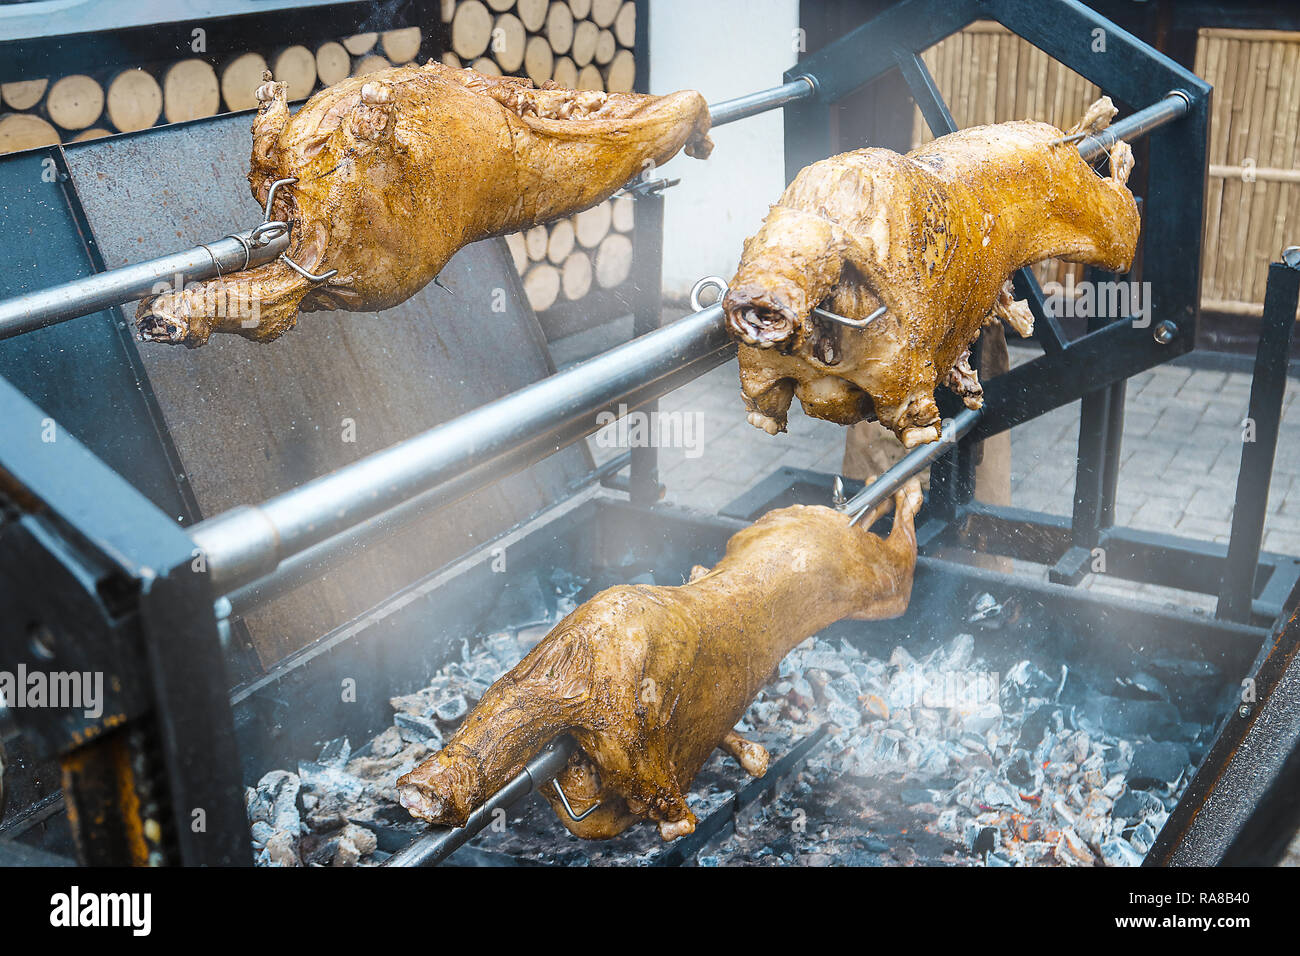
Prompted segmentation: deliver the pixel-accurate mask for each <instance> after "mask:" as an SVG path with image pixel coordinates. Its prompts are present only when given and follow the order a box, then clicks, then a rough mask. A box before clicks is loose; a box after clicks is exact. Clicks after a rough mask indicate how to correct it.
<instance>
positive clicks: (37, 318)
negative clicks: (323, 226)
mask: <svg viewBox="0 0 1300 956" xmlns="http://www.w3.org/2000/svg"><path fill="white" fill-rule="evenodd" d="M261 228H262V227H261V226H260V225H259V226H258V227H256V228H255V229H250V230H248V231H247V232H242V233H239V234H238V235H237V236H234V235H232V236H227V237H225V238H224V239H218V240H217V241H216V242H210V243H207V244H206V245H198V246H195V247H194V248H192V249H185V250H183V251H182V252H173V253H172V254H170V255H166V256H161V257H160V258H157V259H150V260H148V261H147V262H137V263H134V264H132V265H129V266H123V267H122V268H120V269H110V270H108V271H107V272H99V273H96V274H95V275H92V276H87V277H86V278H84V279H75V280H73V281H72V282H65V283H63V284H62V285H56V286H51V287H50V288H48V289H39V290H37V291H35V292H29V293H27V294H26V295H20V296H17V297H15V298H12V299H6V300H5V301H3V302H0V339H7V338H11V337H13V336H15V335H22V334H23V333H25V332H31V331H34V330H35V329H43V328H45V327H46V326H50V325H57V324H58V323H60V322H66V321H68V320H69V319H75V318H77V317H78V316H82V315H89V314H90V313H92V312H99V311H101V310H103V309H110V308H113V307H114V306H117V305H121V304H122V303H123V302H132V301H134V300H136V299H141V298H144V297H145V296H146V295H150V294H152V293H154V292H155V291H157V287H158V285H159V284H160V283H168V284H169V287H173V288H174V287H175V286H172V285H170V284H172V283H175V282H177V277H178V276H179V277H180V283H181V284H182V285H183V284H184V282H185V281H188V280H190V279H209V278H212V277H214V276H218V275H225V274H226V273H230V272H237V271H239V270H241V269H244V268H247V267H248V266H256V265H261V264H262V263H264V262H270V261H271V260H272V259H274V258H275V257H276V256H278V255H280V253H282V252H284V251H285V250H286V249H288V248H289V234H288V232H287V231H285V232H282V233H280V235H278V236H274V237H272V238H267V234H266V233H265V232H263V233H262V234H261V235H260V236H257V235H255V234H256V233H258V230H260V229H261Z"/></svg>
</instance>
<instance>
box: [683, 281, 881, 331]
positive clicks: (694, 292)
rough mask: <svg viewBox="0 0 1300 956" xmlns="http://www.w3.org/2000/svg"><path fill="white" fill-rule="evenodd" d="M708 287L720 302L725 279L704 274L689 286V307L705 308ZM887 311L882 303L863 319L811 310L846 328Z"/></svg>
mask: <svg viewBox="0 0 1300 956" xmlns="http://www.w3.org/2000/svg"><path fill="white" fill-rule="evenodd" d="M709 288H713V289H717V290H718V298H717V301H718V302H721V301H722V297H723V296H724V295H726V294H727V280H726V279H724V278H722V277H721V276H705V277H704V278H703V279H701V280H700V281H699V282H697V283H695V285H694V286H692V287H691V308H692V309H694V310H695V311H696V312H699V311H702V310H703V309H705V308H707V307H706V306H704V305H701V304H700V293H701V292H703V291H704V290H705V289H709ZM888 311H889V308H888V307H887V306H883V305H882V306H881V307H880V308H878V309H876V311H875V312H872V313H871V314H870V315H869V316H867V317H866V318H865V319H850V318H849V317H848V316H847V315H840V314H839V313H837V312H832V311H831V310H830V309H826V308H823V307H822V306H817V307H816V308H814V309H813V310H812V313H813V315H815V316H817V318H819V319H825V320H826V321H827V322H833V323H834V324H836V325H842V326H844V327H845V328H846V329H858V330H861V329H865V328H866V327H867V326H868V325H870V324H871V323H872V322H874V321H876V319H878V318H880V317H881V316H882V315H884V314H885V313H886V312H888Z"/></svg>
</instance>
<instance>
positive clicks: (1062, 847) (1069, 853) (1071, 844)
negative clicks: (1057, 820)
mask: <svg viewBox="0 0 1300 956" xmlns="http://www.w3.org/2000/svg"><path fill="white" fill-rule="evenodd" d="M1054 855H1055V857H1056V860H1057V862H1058V863H1060V864H1062V865H1063V866H1095V865H1096V863H1097V857H1096V854H1094V853H1093V852H1092V849H1091V848H1090V847H1089V846H1088V844H1087V843H1085V842H1084V840H1083V838H1082V837H1081V836H1079V834H1078V833H1076V832H1075V831H1074V828H1073V827H1066V828H1065V829H1063V830H1062V831H1061V838H1060V840H1059V841H1057V844H1056V847H1055V850H1054Z"/></svg>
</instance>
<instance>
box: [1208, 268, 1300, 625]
mask: <svg viewBox="0 0 1300 956" xmlns="http://www.w3.org/2000/svg"><path fill="white" fill-rule="evenodd" d="M1298 297H1300V271H1297V270H1295V269H1292V268H1291V267H1290V266H1287V265H1284V264H1283V263H1280V262H1274V263H1273V264H1271V265H1270V266H1269V267H1268V287H1267V289H1266V290H1265V293H1264V323H1263V327H1262V328H1261V329H1260V335H1259V349H1258V351H1257V352H1256V353H1255V375H1254V378H1253V379H1252V381H1251V385H1250V412H1249V421H1250V422H1251V423H1253V425H1254V432H1255V434H1254V435H1253V436H1252V437H1253V440H1251V441H1246V440H1243V442H1242V446H1241V467H1240V469H1239V470H1238V472H1237V499H1236V503H1235V505H1234V506H1233V509H1232V536H1231V538H1230V539H1229V542H1228V563H1227V566H1226V567H1225V569H1224V575H1223V586H1222V588H1221V590H1220V591H1219V604H1218V607H1217V609H1216V611H1215V614H1216V616H1217V617H1219V618H1221V619H1224V620H1229V621H1245V620H1248V619H1249V618H1250V604H1251V598H1252V597H1253V595H1254V584H1255V569H1256V567H1257V566H1258V564H1259V548H1260V542H1261V541H1262V540H1263V537H1264V516H1265V514H1266V512H1267V510H1268V491H1269V484H1270V482H1271V480H1272V476H1273V457H1274V455H1275V454H1276V452H1277V436H1278V431H1279V429H1280V428H1281V424H1282V399H1283V398H1284V397H1285V395H1286V378H1287V376H1286V370H1287V355H1288V353H1289V352H1290V349H1291V337H1292V334H1293V331H1294V329H1295V313H1296V301H1297V298H1298ZM1243 439H1244V436H1243Z"/></svg>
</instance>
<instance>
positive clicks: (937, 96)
mask: <svg viewBox="0 0 1300 956" xmlns="http://www.w3.org/2000/svg"><path fill="white" fill-rule="evenodd" d="M898 69H899V72H901V73H902V74H903V79H904V81H906V83H907V88H908V89H909V90H911V91H912V99H914V100H916V105H917V107H918V108H919V109H920V110H921V115H922V116H923V117H925V124H926V125H927V126H929V127H930V132H931V133H933V134H934V135H935V136H946V135H947V134H948V133H955V132H957V121H956V120H955V119H953V118H952V111H951V110H949V109H948V104H947V103H945V102H944V101H943V94H942V93H940V92H939V87H938V85H937V84H936V83H935V82H934V77H933V76H931V75H930V69H929V67H927V66H926V65H925V61H924V60H922V59H921V58H920V57H919V56H917V55H916V54H915V53H914V52H912V51H911V50H901V51H899V53H898Z"/></svg>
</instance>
